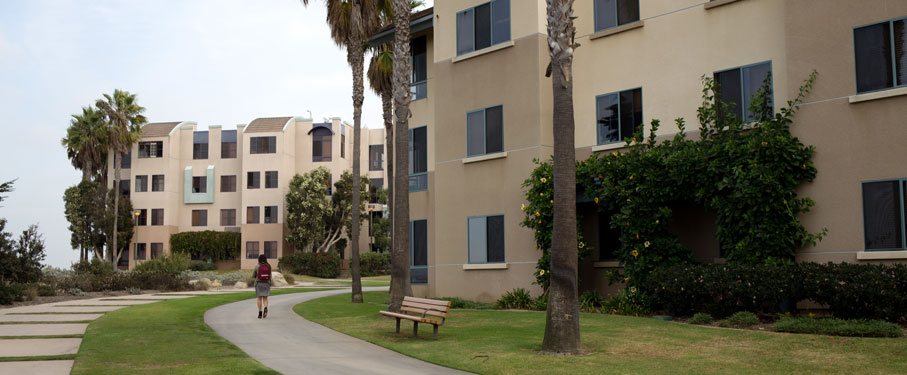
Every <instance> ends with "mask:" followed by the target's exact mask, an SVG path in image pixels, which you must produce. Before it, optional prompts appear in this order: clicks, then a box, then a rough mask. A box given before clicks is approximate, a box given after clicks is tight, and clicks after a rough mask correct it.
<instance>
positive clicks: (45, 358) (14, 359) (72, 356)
mask: <svg viewBox="0 0 907 375" xmlns="http://www.w3.org/2000/svg"><path fill="white" fill-rule="evenodd" d="M75 358H76V355H75V354H61V355H39V356H34V357H0V362H22V361H59V360H64V359H75Z"/></svg>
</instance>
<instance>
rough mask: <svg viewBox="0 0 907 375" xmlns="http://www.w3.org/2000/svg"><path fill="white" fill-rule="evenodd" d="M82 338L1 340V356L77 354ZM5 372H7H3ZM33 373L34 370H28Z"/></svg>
mask: <svg viewBox="0 0 907 375" xmlns="http://www.w3.org/2000/svg"><path fill="white" fill-rule="evenodd" d="M81 343H82V339H11V340H0V357H35V356H42V355H64V354H76V352H78V351H79V345H80V344H81ZM2 373H4V374H5V372H2ZM26 373H28V374H31V373H32V372H30V371H27V372H26Z"/></svg>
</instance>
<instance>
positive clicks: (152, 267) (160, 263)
mask: <svg viewBox="0 0 907 375" xmlns="http://www.w3.org/2000/svg"><path fill="white" fill-rule="evenodd" d="M187 269H189V254H186V253H173V254H170V255H164V256H162V257H160V258H157V259H151V260H146V261H144V262H142V263H139V265H137V266H135V268H134V269H133V271H134V272H138V273H142V272H169V273H173V274H179V273H180V272H183V271H185V270H187Z"/></svg>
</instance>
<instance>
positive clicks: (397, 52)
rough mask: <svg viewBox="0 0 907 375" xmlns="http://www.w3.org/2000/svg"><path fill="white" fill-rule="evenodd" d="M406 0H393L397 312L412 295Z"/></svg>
mask: <svg viewBox="0 0 907 375" xmlns="http://www.w3.org/2000/svg"><path fill="white" fill-rule="evenodd" d="M410 11H411V4H410V0H394V30H395V31H394V114H395V115H396V121H397V126H396V129H394V143H395V147H394V152H395V157H394V170H395V171H397V173H396V174H395V175H394V185H395V187H396V188H395V189H394V214H393V218H394V219H393V220H394V224H393V238H392V242H393V252H392V253H391V288H390V306H388V310H390V311H393V312H400V307H401V305H402V304H403V297H405V296H411V295H412V294H413V290H412V286H411V285H410V280H409V262H410V261H409V175H408V173H407V171H408V170H409V154H408V152H409V116H410V114H409V101H410V99H411V98H412V96H411V95H412V94H410V92H409V84H410V78H411V77H410V62H409V43H410V41H409V22H410V21H409V18H410Z"/></svg>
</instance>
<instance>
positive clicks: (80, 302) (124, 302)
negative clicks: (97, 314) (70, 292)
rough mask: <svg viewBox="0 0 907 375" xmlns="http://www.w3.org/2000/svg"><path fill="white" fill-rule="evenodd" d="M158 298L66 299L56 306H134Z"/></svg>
mask: <svg viewBox="0 0 907 375" xmlns="http://www.w3.org/2000/svg"><path fill="white" fill-rule="evenodd" d="M155 302H157V300H153V301H152V300H145V301H134V300H133V301H130V300H119V301H116V300H114V301H98V300H93V299H83V300H77V301H66V302H60V303H57V304H54V306H132V305H144V304H146V303H155Z"/></svg>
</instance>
